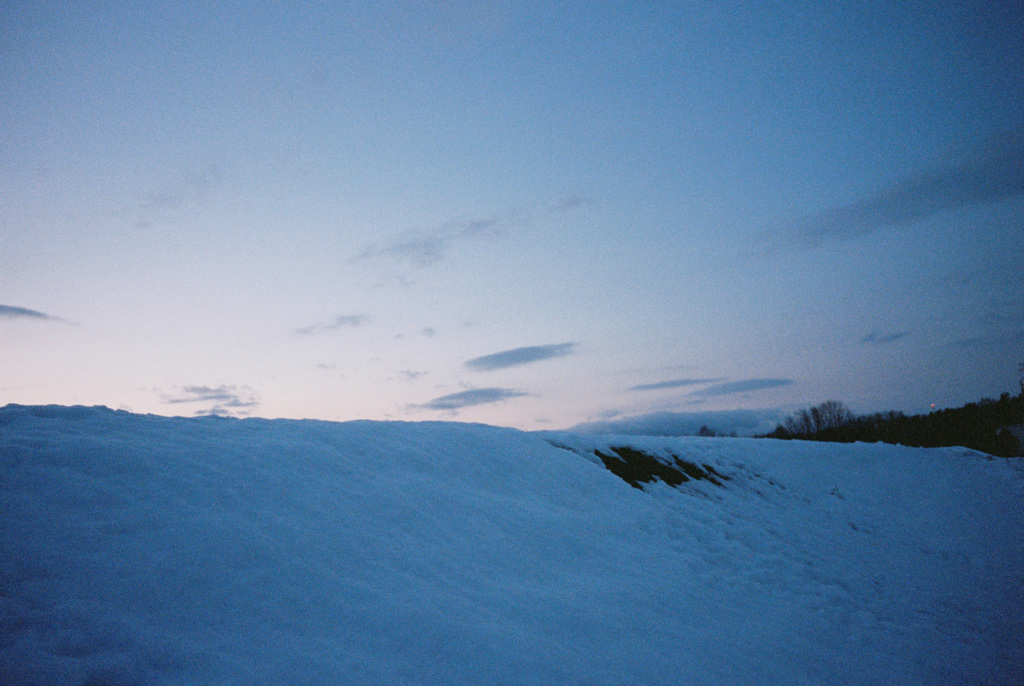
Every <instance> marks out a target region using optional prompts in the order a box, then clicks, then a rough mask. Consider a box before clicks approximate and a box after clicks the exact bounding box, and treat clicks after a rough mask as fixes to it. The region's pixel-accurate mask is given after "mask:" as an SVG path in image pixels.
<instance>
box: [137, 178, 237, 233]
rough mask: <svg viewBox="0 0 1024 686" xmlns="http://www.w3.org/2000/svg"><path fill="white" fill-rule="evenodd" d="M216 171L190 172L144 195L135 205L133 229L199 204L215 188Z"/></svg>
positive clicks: (143, 226) (147, 225)
mask: <svg viewBox="0 0 1024 686" xmlns="http://www.w3.org/2000/svg"><path fill="white" fill-rule="evenodd" d="M217 176H218V171H217V169H216V167H212V166H211V167H206V168H205V169H201V170H199V171H190V172H186V173H184V174H182V175H181V176H179V177H177V178H175V179H172V180H169V181H167V182H166V183H164V184H163V185H161V186H158V187H156V188H154V189H152V190H150V191H148V192H146V193H144V194H143V195H142V196H141V197H140V198H139V200H138V202H136V203H135V208H134V209H135V212H136V219H135V226H136V227H137V228H142V229H144V228H149V227H150V226H152V225H153V223H154V222H155V221H156V218H157V217H159V216H160V215H161V214H163V213H166V212H170V211H173V210H177V209H179V208H182V207H185V206H188V205H197V204H199V203H201V202H202V201H203V200H204V199H205V198H206V196H207V195H209V193H210V191H211V190H212V189H213V187H214V183H215V181H216V179H217Z"/></svg>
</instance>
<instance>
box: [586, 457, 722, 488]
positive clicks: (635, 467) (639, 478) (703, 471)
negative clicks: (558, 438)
mask: <svg viewBox="0 0 1024 686" xmlns="http://www.w3.org/2000/svg"><path fill="white" fill-rule="evenodd" d="M610 452H613V453H615V455H614V456H613V455H606V454H605V453H603V452H601V451H600V450H595V451H594V454H595V455H597V456H598V457H599V458H601V462H603V463H604V466H605V467H607V468H608V471H610V472H611V473H612V474H614V475H615V476H617V477H619V478H620V479H622V480H623V481H625V482H626V483H627V484H629V485H630V486H632V487H633V488H640V489H642V488H643V487H642V486H641V485H640V484H641V483H650V482H652V481H654V480H655V479H656V478H657V479H661V480H662V481H664V482H665V483H666V484H668V485H669V486H678V485H679V484H681V483H685V482H687V481H689V480H690V479H695V480H698V481H701V480H703V481H709V482H711V483H713V484H714V485H716V486H721V485H722V481H728V480H729V477H727V476H724V475H722V474H719V473H718V472H717V471H715V468H714V467H712V466H711V465H706V464H705V465H699V464H696V463H694V462H687V461H686V460H683V459H681V458H680V457H678V456H676V455H670V458H671V460H672V463H668V462H663V461H661V460H659V459H657V458H655V457H654V456H652V455H649V454H648V453H645V452H643V451H641V450H635V449H633V448H630V447H628V446H618V447H612V448H611V449H610Z"/></svg>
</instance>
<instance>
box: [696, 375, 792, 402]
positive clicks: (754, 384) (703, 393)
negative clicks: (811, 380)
mask: <svg viewBox="0 0 1024 686" xmlns="http://www.w3.org/2000/svg"><path fill="white" fill-rule="evenodd" d="M791 383H793V380H792V379H743V380H741V381H727V382H726V383H720V384H716V385H714V386H708V387H707V388H702V389H700V390H699V391H694V392H693V393H691V394H690V395H691V396H694V397H699V398H711V397H716V396H720V395H732V394H733V393H749V392H751V391H761V390H764V389H766V388H778V387H780V386H788V385H789V384H791Z"/></svg>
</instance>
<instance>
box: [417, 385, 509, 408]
mask: <svg viewBox="0 0 1024 686" xmlns="http://www.w3.org/2000/svg"><path fill="white" fill-rule="evenodd" d="M524 395H526V393H523V392H522V391H516V390H513V389H511V388H474V389H472V390H469V391H461V392H459V393H452V394H450V395H442V396H441V397H440V398H434V399H433V400H431V401H429V402H426V403H424V404H422V405H415V406H414V407H416V408H419V409H424V410H459V409H462V408H464V407H472V406H473V405H489V404H491V403H498V402H502V401H503V400H508V399H509V398H518V397H521V396H524Z"/></svg>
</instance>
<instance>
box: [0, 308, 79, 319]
mask: <svg viewBox="0 0 1024 686" xmlns="http://www.w3.org/2000/svg"><path fill="white" fill-rule="evenodd" d="M0 319H39V320H43V321H50V322H63V321H64V320H63V319H61V318H60V317H54V316H53V315H50V314H46V313H45V312H39V311H38V310H30V309H28V308H27V307H14V306H13V305H0Z"/></svg>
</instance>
